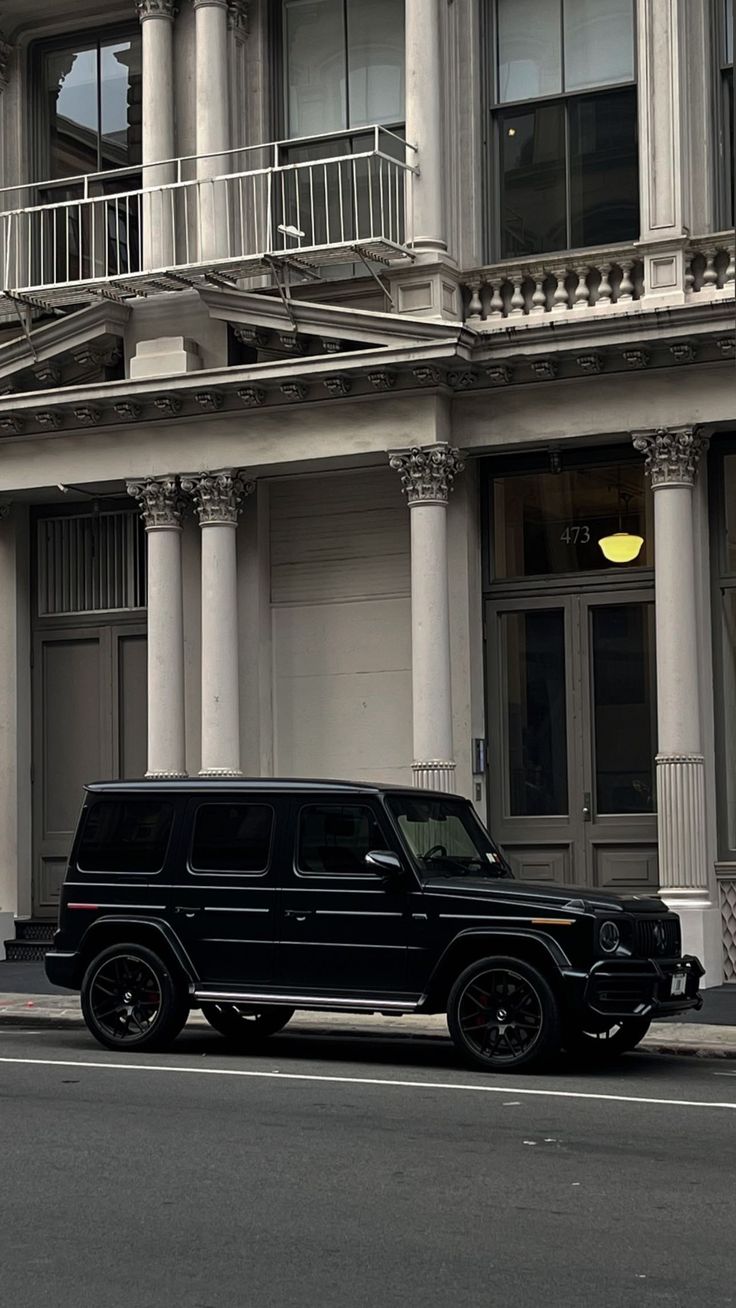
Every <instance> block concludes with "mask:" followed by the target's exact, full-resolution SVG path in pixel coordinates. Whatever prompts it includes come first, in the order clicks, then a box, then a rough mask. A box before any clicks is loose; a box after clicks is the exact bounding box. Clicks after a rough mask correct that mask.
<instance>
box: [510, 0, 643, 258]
mask: <svg viewBox="0 0 736 1308" xmlns="http://www.w3.org/2000/svg"><path fill="white" fill-rule="evenodd" d="M495 14H496V25H495V51H496V58H495V92H494V97H493V99H494V108H493V115H494V124H495V137H496V142H497V150H496V158H497V163H498V170H497V179H496V180H497V185H496V186H495V187H494V192H495V193H496V194H497V199H498V204H497V215H498V221H497V224H496V237H495V245H496V250H495V251H494V254H497V255H498V257H499V258H513V257H514V256H516V255H528V254H541V253H544V252H547V251H551V250H558V249H569V248H573V249H574V248H577V247H578V246H590V245H605V244H609V243H614V242H618V241H628V240H633V239H634V238H636V237H637V236H638V234H639V163H638V143H637V97H636V86H635V64H634V4H633V0H497V3H496V9H495Z"/></svg>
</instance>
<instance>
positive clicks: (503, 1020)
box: [447, 958, 560, 1072]
mask: <svg viewBox="0 0 736 1308" xmlns="http://www.w3.org/2000/svg"><path fill="white" fill-rule="evenodd" d="M447 1025H448V1027H449V1029H450V1035H451V1036H452V1039H453V1040H454V1042H455V1045H456V1047H457V1049H458V1050H459V1051H460V1053H461V1054H462V1055H463V1058H464V1059H465V1060H466V1062H469V1063H471V1064H472V1065H473V1066H474V1067H479V1068H481V1069H482V1070H483V1071H485V1072H511V1071H514V1072H516V1071H520V1070H521V1069H525V1070H530V1069H532V1068H534V1067H540V1066H541V1065H542V1064H543V1063H544V1062H546V1061H547V1059H549V1058H550V1056H551V1055H552V1054H554V1053H556V1052H557V1051H558V1050H559V1048H560V1013H559V1006H558V1003H557V999H556V997H555V994H554V991H553V990H552V987H551V986H550V984H549V982H548V981H547V979H546V977H545V976H543V975H542V973H541V972H540V971H538V969H537V968H535V967H532V965H531V964H530V963H526V962H523V961H522V960H521V959H518V958H483V959H480V960H478V962H476V963H472V964H471V965H470V967H467V968H466V969H465V971H464V972H462V973H461V974H460V976H459V977H458V978H457V980H456V982H455V984H454V985H453V987H452V990H451V991H450V996H449V999H448V1002H447Z"/></svg>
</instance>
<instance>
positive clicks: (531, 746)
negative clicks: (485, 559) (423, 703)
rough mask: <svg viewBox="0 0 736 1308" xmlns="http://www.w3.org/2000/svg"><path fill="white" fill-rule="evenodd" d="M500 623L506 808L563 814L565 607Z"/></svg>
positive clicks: (512, 615) (514, 811)
mask: <svg viewBox="0 0 736 1308" xmlns="http://www.w3.org/2000/svg"><path fill="white" fill-rule="evenodd" d="M501 622H502V636H503V644H502V648H503V657H504V666H505V682H506V685H505V695H504V699H505V701H506V705H507V724H508V725H507V730H508V746H507V748H508V760H507V763H508V787H509V811H510V813H511V815H512V816H514V817H529V816H532V815H537V816H539V815H543V814H547V815H549V814H564V813H567V810H568V802H567V707H566V689H565V615H564V611H563V610H562V609H542V610H539V611H536V612H530V613H505V614H504V615H503V616H502V618H501Z"/></svg>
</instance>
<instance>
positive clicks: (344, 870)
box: [297, 804, 386, 876]
mask: <svg viewBox="0 0 736 1308" xmlns="http://www.w3.org/2000/svg"><path fill="white" fill-rule="evenodd" d="M385 848H386V841H385V838H384V837H383V836H382V835H381V829H380V827H379V825H378V821H377V819H376V815H375V813H374V812H373V810H372V809H371V808H369V807H368V806H367V805H366V804H309V805H307V806H306V807H304V808H303V809H302V811H301V813H300V815H299V837H298V844H297V867H298V869H299V871H300V872H303V873H308V874H311V875H312V876H340V875H343V876H356V875H360V874H361V873H362V874H363V875H367V876H375V873H372V872H371V871H370V869H369V868H367V867H366V865H365V856H366V854H368V853H370V851H371V850H372V849H385Z"/></svg>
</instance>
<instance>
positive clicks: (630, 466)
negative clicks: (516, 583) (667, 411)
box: [493, 460, 654, 581]
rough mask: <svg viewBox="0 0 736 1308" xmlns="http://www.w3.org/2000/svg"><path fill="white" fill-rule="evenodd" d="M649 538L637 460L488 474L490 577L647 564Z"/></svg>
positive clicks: (646, 498)
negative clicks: (490, 477)
mask: <svg viewBox="0 0 736 1308" xmlns="http://www.w3.org/2000/svg"><path fill="white" fill-rule="evenodd" d="M653 543H654V531H653V522H652V494H651V491H650V489H649V487H648V484H647V482H646V479H645V475H644V464H643V462H642V461H640V460H636V461H633V460H632V461H631V462H625V463H601V464H588V465H586V466H584V467H580V468H570V469H564V470H562V471H560V472H541V471H540V472H534V473H522V474H513V475H511V476H505V477H496V478H495V479H494V482H493V576H494V580H496V581H501V580H505V579H507V578H513V577H533V576H545V575H549V574H553V573H576V572H598V571H601V570H602V569H604V568H615V569H616V570H617V571H624V570H625V569H630V568H641V567H649V566H652V564H653V562H654V552H653ZM617 545H620V546H628V548H624V549H623V550H621V549H619V550H616V546H617ZM634 551H636V552H634ZM612 553H613V554H619V555H620V554H621V553H623V555H624V557H623V558H611V554H612Z"/></svg>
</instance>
